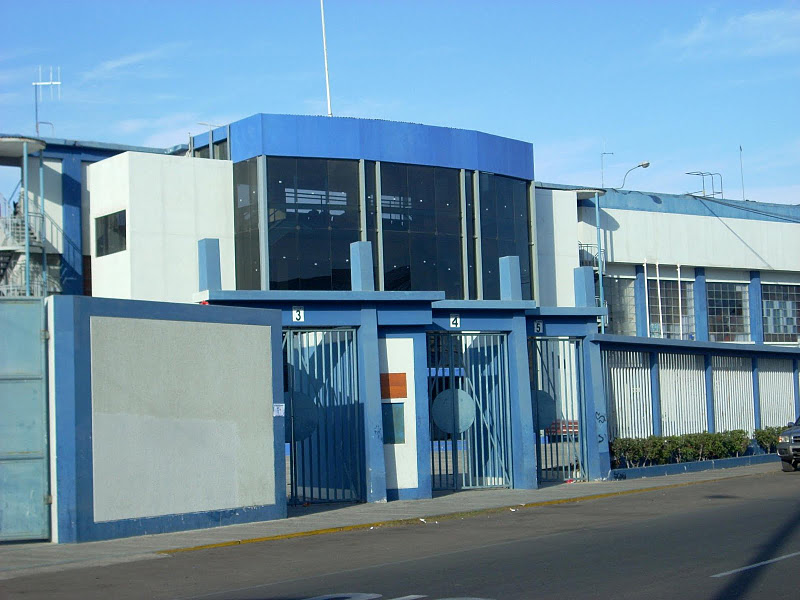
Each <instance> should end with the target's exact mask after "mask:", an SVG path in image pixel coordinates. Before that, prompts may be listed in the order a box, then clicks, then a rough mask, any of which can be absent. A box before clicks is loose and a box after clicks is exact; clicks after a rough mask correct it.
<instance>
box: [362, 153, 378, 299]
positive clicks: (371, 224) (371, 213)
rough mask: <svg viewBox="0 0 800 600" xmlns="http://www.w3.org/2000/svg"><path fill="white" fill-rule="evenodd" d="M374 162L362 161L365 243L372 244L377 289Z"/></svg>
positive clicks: (376, 221)
mask: <svg viewBox="0 0 800 600" xmlns="http://www.w3.org/2000/svg"><path fill="white" fill-rule="evenodd" d="M375 176H376V173H375V161H373V160H365V161H364V186H365V188H366V189H365V190H364V192H365V193H364V195H365V199H366V202H365V205H366V209H367V241H368V242H370V243H371V244H372V268H373V270H374V276H375V289H376V290H377V289H379V286H378V282H379V281H380V272H379V269H380V264H381V263H380V261H379V260H378V254H379V252H380V247H379V246H378V202H377V200H376V194H377V191H376V189H375V188H376V185H375Z"/></svg>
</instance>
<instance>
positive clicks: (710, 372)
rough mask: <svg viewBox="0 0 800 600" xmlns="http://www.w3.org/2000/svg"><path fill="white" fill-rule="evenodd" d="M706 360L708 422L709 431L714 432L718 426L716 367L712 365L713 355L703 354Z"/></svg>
mask: <svg viewBox="0 0 800 600" xmlns="http://www.w3.org/2000/svg"><path fill="white" fill-rule="evenodd" d="M703 358H704V362H705V376H706V421H707V422H708V432H709V433H714V432H715V431H716V428H717V423H716V418H715V415H714V368H713V366H712V365H711V355H710V354H706V355H704V356H703Z"/></svg>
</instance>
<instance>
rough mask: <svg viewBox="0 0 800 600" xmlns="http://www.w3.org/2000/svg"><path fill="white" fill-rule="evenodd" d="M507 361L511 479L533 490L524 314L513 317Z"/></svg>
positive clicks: (533, 454) (516, 486)
mask: <svg viewBox="0 0 800 600" xmlns="http://www.w3.org/2000/svg"><path fill="white" fill-rule="evenodd" d="M520 290H521V288H520ZM520 293H521V291H520ZM508 364H509V391H510V394H511V454H512V469H513V473H512V479H513V481H514V489H523V490H533V489H536V488H537V487H538V484H537V481H536V442H535V440H536V438H535V437H534V435H535V434H534V431H533V412H532V407H531V380H530V370H529V367H528V329H527V326H526V320H525V315H524V314H518V315H515V316H513V317H512V318H511V333H510V335H509V336H508Z"/></svg>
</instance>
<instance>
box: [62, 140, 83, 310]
mask: <svg viewBox="0 0 800 600" xmlns="http://www.w3.org/2000/svg"><path fill="white" fill-rule="evenodd" d="M61 203H62V219H63V221H62V227H61V228H62V229H63V230H64V236H65V237H66V238H69V239H70V240H72V242H73V243H74V245H75V246H74V247H75V248H79V249H80V248H83V236H82V231H81V159H80V156H74V155H70V156H65V157H64V158H63V160H62V161H61ZM69 246H70V244H69V242H67V241H66V240H65V242H64V254H62V256H61V287H62V290H63V292H62V293H63V294H76V295H80V294H83V256H82V251H78V252H73V251H70V250H68V248H69Z"/></svg>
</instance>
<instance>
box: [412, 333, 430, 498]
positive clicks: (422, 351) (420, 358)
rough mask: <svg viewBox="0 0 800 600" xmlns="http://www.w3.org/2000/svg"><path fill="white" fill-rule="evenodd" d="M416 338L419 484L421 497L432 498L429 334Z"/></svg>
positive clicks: (413, 336)
mask: <svg viewBox="0 0 800 600" xmlns="http://www.w3.org/2000/svg"><path fill="white" fill-rule="evenodd" d="M411 339H412V340H414V396H415V399H416V413H417V485H418V489H419V496H418V497H419V498H430V497H431V492H432V491H433V483H432V481H431V420H430V405H429V403H428V336H427V334H426V333H425V331H420V332H415V333H413V334H412V335H411Z"/></svg>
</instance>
